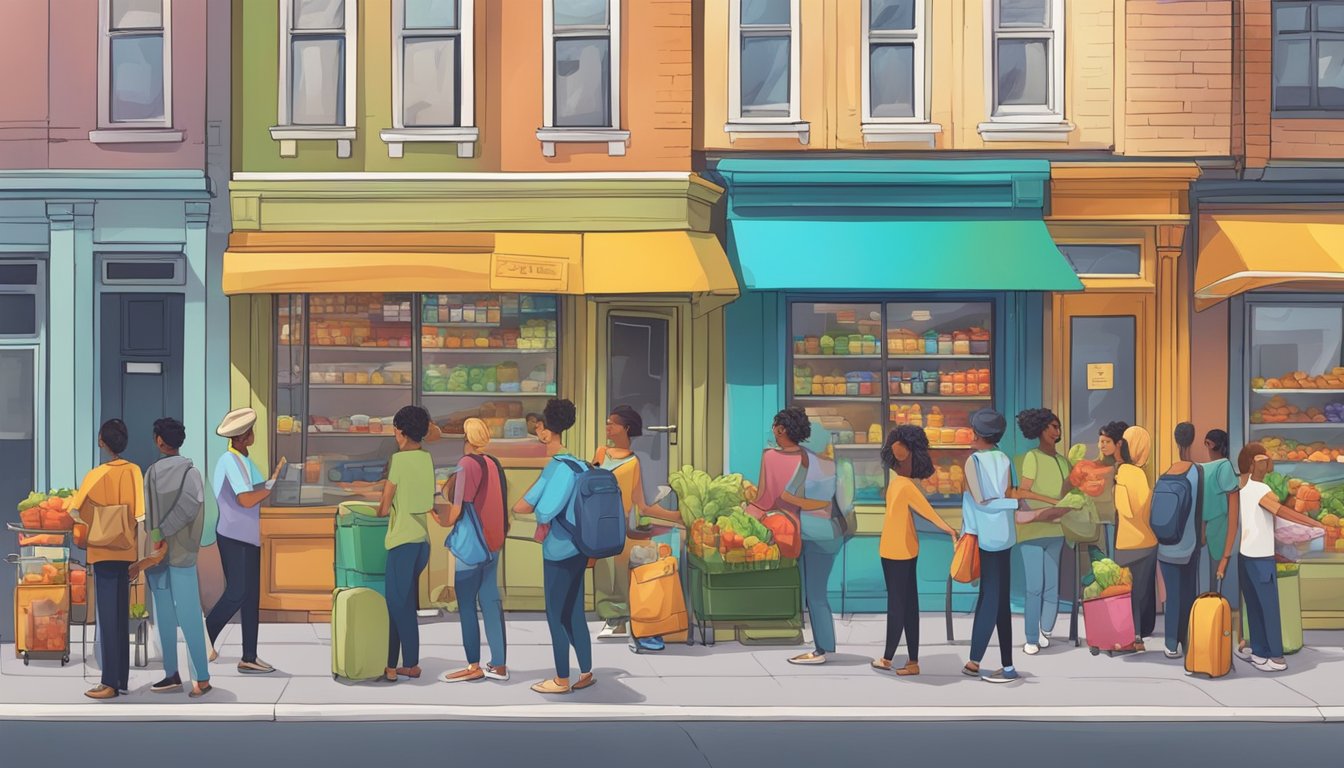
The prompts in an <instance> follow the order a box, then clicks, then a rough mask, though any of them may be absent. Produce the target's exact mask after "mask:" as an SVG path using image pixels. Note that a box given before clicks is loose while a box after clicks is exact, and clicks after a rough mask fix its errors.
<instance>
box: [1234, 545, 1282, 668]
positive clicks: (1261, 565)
mask: <svg viewBox="0 0 1344 768" xmlns="http://www.w3.org/2000/svg"><path fill="white" fill-rule="evenodd" d="M1240 566H1241V567H1240V568H1239V569H1238V574H1237V575H1238V577H1239V579H1240V581H1241V593H1242V599H1243V600H1244V601H1245V606H1244V608H1243V610H1245V611H1246V623H1247V624H1248V625H1249V627H1250V630H1251V637H1250V641H1251V653H1253V654H1255V655H1256V656H1259V657H1260V658H1262V659H1281V658H1283V619H1282V618H1281V617H1280V615H1279V574H1278V572H1277V569H1276V567H1275V565H1274V558H1272V557H1243V558H1241V563H1240Z"/></svg>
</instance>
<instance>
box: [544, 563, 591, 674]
mask: <svg viewBox="0 0 1344 768" xmlns="http://www.w3.org/2000/svg"><path fill="white" fill-rule="evenodd" d="M541 567H542V585H543V588H544V591H545V595H546V597H545V599H546V623H547V625H549V626H550V628H551V653H552V654H553V655H554V656H555V676H556V677H560V678H568V677H569V649H570V647H571V646H573V648H574V655H575V656H578V657H579V672H581V673H584V674H587V673H588V672H591V671H593V644H592V638H590V637H589V636H588V622H587V619H585V618H584V615H583V572H584V571H586V570H587V569H588V558H586V557H584V556H583V555H575V556H574V557H571V558H569V559H568V560H543V561H542V566H541Z"/></svg>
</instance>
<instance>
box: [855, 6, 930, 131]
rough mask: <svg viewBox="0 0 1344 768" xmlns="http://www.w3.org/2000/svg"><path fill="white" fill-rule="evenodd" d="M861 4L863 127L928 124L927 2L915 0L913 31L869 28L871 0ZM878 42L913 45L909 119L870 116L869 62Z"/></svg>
mask: <svg viewBox="0 0 1344 768" xmlns="http://www.w3.org/2000/svg"><path fill="white" fill-rule="evenodd" d="M861 3H862V5H863V30H862V35H863V50H862V52H861V62H860V66H861V68H862V75H861V82H862V88H863V95H862V103H863V124H864V125H927V124H928V122H929V104H928V91H929V88H928V77H929V66H928V38H929V27H928V2H927V0H915V26H914V29H909V30H905V29H899V30H890V29H882V30H874V29H873V28H872V17H871V14H872V7H873V3H872V0H861ZM881 43H912V44H913V45H914V49H915V50H914V72H913V73H912V77H913V78H914V106H915V109H914V112H915V113H914V115H913V116H912V117H875V116H874V115H873V104H872V100H873V93H872V59H873V51H872V48H873V45H874V44H881Z"/></svg>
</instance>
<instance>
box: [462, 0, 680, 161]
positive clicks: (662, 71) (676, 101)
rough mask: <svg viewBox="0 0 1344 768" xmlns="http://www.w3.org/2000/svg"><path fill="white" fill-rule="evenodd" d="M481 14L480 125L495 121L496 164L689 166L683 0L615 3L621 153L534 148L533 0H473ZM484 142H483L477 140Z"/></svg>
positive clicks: (538, 91) (537, 62)
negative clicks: (483, 115)
mask: <svg viewBox="0 0 1344 768" xmlns="http://www.w3.org/2000/svg"><path fill="white" fill-rule="evenodd" d="M476 8H477V12H478V13H484V14H485V15H486V28H485V39H484V40H483V41H482V43H483V45H482V46H481V47H483V48H484V49H485V51H487V53H486V54H485V55H486V59H487V60H486V63H485V69H484V71H483V72H482V73H481V75H482V76H483V77H484V78H485V82H484V83H483V85H484V87H485V90H486V102H485V109H486V111H487V115H488V123H486V124H488V125H494V126H498V130H499V131H500V135H499V141H498V142H497V146H498V147H499V152H500V156H499V158H498V162H499V170H501V171H516V172H540V171H567V172H570V171H688V170H690V168H691V107H692V97H693V95H694V91H693V85H692V77H691V74H692V72H691V37H692V35H691V0H625V2H624V3H623V4H622V7H621V61H622V65H621V82H620V89H621V124H620V127H621V128H622V129H623V130H628V131H630V141H629V144H628V145H627V147H626V154H625V155H624V156H623V157H608V156H607V146H606V144H556V147H555V157H544V156H543V155H542V154H541V142H540V141H538V140H537V129H538V128H540V127H541V125H542V121H543V110H544V109H545V106H544V104H543V90H542V77H543V74H544V73H543V68H542V67H543V64H542V62H543V59H542V40H541V38H542V21H543V16H542V9H543V4H542V0H508V2H507V3H505V2H488V3H478V4H477V6H476ZM486 143H487V145H488V144H489V143H490V142H486Z"/></svg>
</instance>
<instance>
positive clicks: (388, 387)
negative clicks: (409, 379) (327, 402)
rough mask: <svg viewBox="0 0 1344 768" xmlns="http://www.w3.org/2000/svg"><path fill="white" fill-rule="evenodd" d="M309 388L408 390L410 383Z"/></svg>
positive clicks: (309, 386)
mask: <svg viewBox="0 0 1344 768" xmlns="http://www.w3.org/2000/svg"><path fill="white" fill-rule="evenodd" d="M308 388H309V389H381V390H388V391H401V390H410V389H411V385H410V384H309V385H308Z"/></svg>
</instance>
